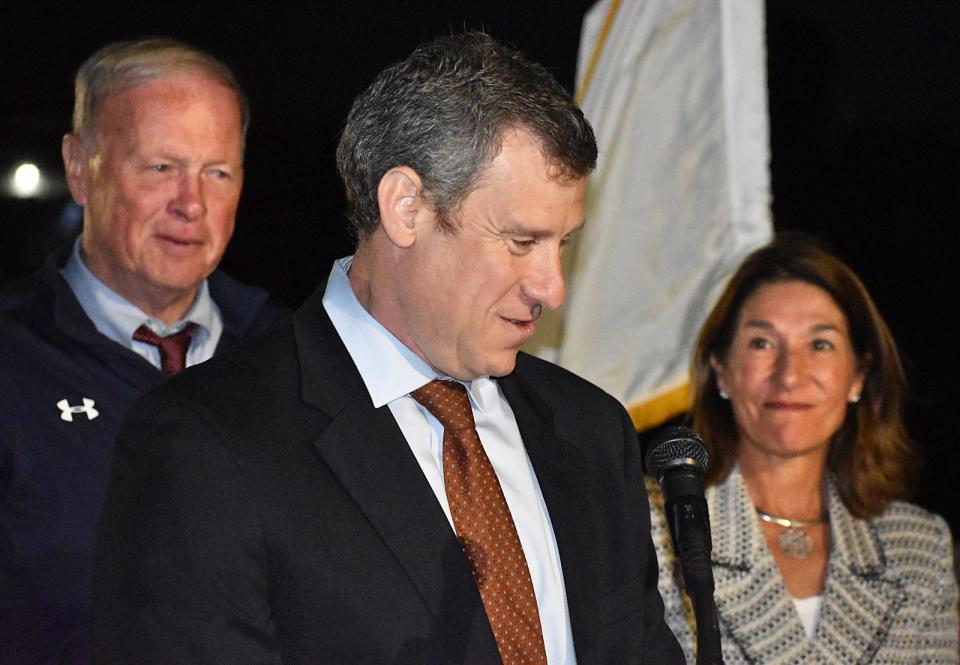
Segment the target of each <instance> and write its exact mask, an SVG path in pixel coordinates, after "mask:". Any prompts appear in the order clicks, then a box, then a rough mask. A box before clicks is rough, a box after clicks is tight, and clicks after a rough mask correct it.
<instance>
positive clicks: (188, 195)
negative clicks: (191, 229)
mask: <svg viewBox="0 0 960 665" xmlns="http://www.w3.org/2000/svg"><path fill="white" fill-rule="evenodd" d="M177 187H178V189H177V197H176V199H175V200H174V201H173V210H174V212H175V213H176V214H177V215H179V216H180V217H183V218H184V219H185V220H187V221H194V220H196V219H199V218H200V217H203V215H205V214H206V212H207V205H206V200H205V198H204V192H203V179H202V178H201V175H200V174H199V173H185V174H184V175H183V176H182V177H181V178H180V181H179V183H178V185H177Z"/></svg>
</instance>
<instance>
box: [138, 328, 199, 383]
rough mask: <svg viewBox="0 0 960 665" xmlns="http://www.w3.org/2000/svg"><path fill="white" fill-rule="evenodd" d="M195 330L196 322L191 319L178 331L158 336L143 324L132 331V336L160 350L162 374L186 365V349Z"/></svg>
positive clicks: (172, 372)
mask: <svg viewBox="0 0 960 665" xmlns="http://www.w3.org/2000/svg"><path fill="white" fill-rule="evenodd" d="M196 330H197V324H196V323H193V322H192V321H191V322H190V323H188V324H187V325H186V326H184V328H183V330H181V331H180V332H177V333H174V334H172V335H167V336H166V337H160V335H158V334H157V333H155V332H153V331H152V330H150V329H149V328H148V327H147V326H145V325H144V326H140V327H139V328H137V329H136V330H135V331H134V332H133V338H134V339H135V340H137V341H138V342H144V343H146V344H153V345H154V346H155V347H157V349H158V350H159V351H160V369H161V370H162V371H163V373H164V374H176V373H177V372H179V371H180V370H182V369H183V368H184V367H186V366H187V349H188V348H189V347H190V338H191V337H193V333H194V332H196Z"/></svg>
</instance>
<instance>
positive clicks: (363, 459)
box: [294, 286, 497, 658]
mask: <svg viewBox="0 0 960 665" xmlns="http://www.w3.org/2000/svg"><path fill="white" fill-rule="evenodd" d="M323 291H324V287H323V286H321V287H320V289H318V291H317V292H316V293H314V295H313V296H311V298H310V299H309V300H308V301H307V302H306V303H305V304H304V305H303V307H301V309H300V310H298V312H297V313H296V315H295V319H294V330H295V335H296V339H297V348H298V354H299V356H300V362H301V376H302V397H303V400H304V402H306V403H307V404H309V405H310V406H312V407H314V408H316V409H318V410H319V411H321V412H322V413H324V414H325V415H326V416H327V418H329V422H328V423H327V424H326V426H325V427H324V428H323V429H322V431H321V432H319V434H318V435H317V437H316V438H315V440H314V446H315V448H316V449H317V451H318V452H319V454H320V456H321V457H322V458H323V459H324V461H325V462H326V464H327V465H328V467H329V469H330V470H331V472H332V473H333V474H334V475H336V477H337V479H338V480H339V481H340V483H341V484H342V485H343V487H344V488H345V490H346V492H348V493H349V495H350V496H351V498H352V499H353V500H354V501H355V502H356V504H357V505H358V506H359V508H360V510H361V511H362V512H363V513H364V515H365V516H366V518H367V519H368V520H369V522H370V524H371V526H372V528H373V529H374V530H375V531H376V532H377V533H378V535H379V536H380V537H381V538H382V539H383V542H384V543H385V544H386V546H387V547H388V548H389V549H390V551H391V552H392V553H393V555H394V556H395V557H396V558H397V560H398V561H399V562H400V565H401V566H402V567H403V569H404V571H405V572H406V574H407V576H408V577H409V579H410V581H411V582H412V583H413V585H414V587H415V588H416V589H417V591H418V593H419V594H420V596H421V598H422V599H423V602H424V603H425V605H426V607H427V609H428V610H429V612H430V613H431V614H432V615H433V616H434V617H437V618H438V621H437V622H436V625H437V627H438V635H436V636H435V638H436V643H437V644H442V645H445V646H444V651H445V652H446V653H449V654H450V657H453V658H456V657H457V654H459V653H460V652H462V651H463V650H464V649H470V650H473V651H476V650H478V649H479V650H480V651H481V652H483V651H484V650H487V651H489V648H490V647H491V646H492V649H493V652H492V653H493V654H496V653H497V652H496V644H495V642H494V641H493V634H492V632H491V631H490V628H489V624H488V622H487V619H486V615H485V614H484V613H483V606H482V603H481V600H480V594H479V592H478V591H477V588H476V585H475V584H474V581H473V577H472V574H471V572H470V569H469V566H468V565H467V562H466V558H465V557H464V556H463V552H462V548H461V547H460V544H459V542H458V541H457V539H456V535H455V534H454V532H453V529H452V528H451V527H450V524H449V522H447V519H446V516H445V515H444V513H443V509H442V508H441V507H440V505H439V503H438V502H437V499H436V497H435V496H434V494H433V491H432V490H431V489H430V486H429V484H428V483H427V481H426V479H425V478H424V477H423V472H422V471H421V469H420V467H419V465H418V464H417V462H416V460H415V459H414V456H413V454H412V453H411V451H410V447H409V445H408V444H407V442H406V439H405V438H404V437H403V433H402V432H401V430H400V428H399V426H398V425H397V423H396V420H395V419H394V417H393V414H392V413H391V412H390V409H389V408H388V407H386V406H384V407H381V408H379V409H375V408H374V407H373V404H372V402H371V400H370V396H369V394H368V393H367V391H366V388H365V386H364V385H363V381H362V379H361V378H360V375H359V373H358V372H357V370H356V367H355V366H354V364H353V361H352V360H351V359H350V356H349V354H348V353H347V350H346V348H345V347H344V346H343V343H342V342H341V341H340V338H339V336H338V335H337V333H336V330H335V329H334V327H333V324H332V323H331V322H330V320H329V318H328V317H327V315H326V312H325V310H324V309H323V304H322V297H323ZM451 627H452V629H451ZM441 628H443V630H440V629H441ZM461 655H462V654H461Z"/></svg>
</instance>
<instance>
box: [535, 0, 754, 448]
mask: <svg viewBox="0 0 960 665" xmlns="http://www.w3.org/2000/svg"><path fill="white" fill-rule="evenodd" d="M763 23H764V20H763V2H762V0H686V1H681V0H622V1H621V0H601V2H598V3H597V4H596V5H595V6H594V7H593V8H592V9H591V10H590V11H589V12H588V13H587V15H586V17H585V19H584V25H583V35H582V38H581V46H580V57H579V65H578V72H579V73H578V78H579V88H580V89H579V93H578V97H582V99H581V105H582V107H583V110H584V113H585V114H586V116H587V118H588V119H589V120H590V122H591V123H592V125H593V127H594V130H595V131H596V135H597V141H598V144H599V148H600V155H599V158H598V163H597V170H596V171H595V172H594V173H593V174H592V175H591V177H590V184H589V187H588V190H587V214H586V219H587V223H586V226H585V227H584V229H583V231H582V232H581V234H580V235H579V237H578V238H577V241H576V242H575V243H574V245H573V246H572V247H571V252H570V255H569V256H568V272H567V275H568V280H569V281H568V289H569V292H568V293H569V296H568V301H567V305H566V307H565V308H564V310H562V312H561V314H560V315H559V318H556V317H555V318H554V319H552V320H547V321H545V322H544V323H545V325H544V326H542V330H541V331H540V332H538V336H537V337H535V338H534V340H533V342H532V344H531V346H530V347H529V348H530V350H531V351H532V352H534V353H536V354H537V355H541V356H543V357H546V358H549V359H551V360H554V361H556V362H558V363H559V364H560V365H563V366H564V367H566V368H568V369H570V370H572V371H573V372H575V373H577V374H579V375H581V376H583V377H585V378H587V379H589V380H590V381H592V382H594V383H596V384H598V385H599V386H601V387H602V388H604V389H605V390H607V391H608V392H610V393H611V394H613V395H614V396H615V397H617V398H618V399H620V400H621V401H622V402H623V403H624V405H625V406H626V407H627V408H628V410H629V411H630V414H631V416H632V417H633V419H634V423H635V424H636V425H637V427H638V429H645V428H647V427H650V426H653V425H656V424H658V423H660V422H662V421H663V420H665V419H667V418H669V417H671V416H674V415H677V414H678V413H680V412H682V411H684V410H685V409H686V408H687V406H688V390H687V370H688V362H689V356H690V353H691V352H692V348H693V344H694V342H695V339H696V335H697V332H698V330H699V327H700V325H701V323H702V322H703V320H704V318H705V317H706V314H707V312H708V311H709V309H710V307H711V306H712V304H713V302H714V299H715V298H716V296H717V295H719V290H720V287H721V286H722V285H723V283H724V281H725V278H726V277H727V276H728V275H729V274H730V272H731V271H732V270H733V269H735V268H736V267H737V265H738V264H739V263H740V261H741V260H742V259H743V257H744V256H745V255H746V254H747V253H748V252H749V251H750V250H752V249H754V248H755V247H757V246H759V245H762V244H764V243H765V242H766V241H768V240H769V238H770V236H771V233H772V230H771V226H772V225H771V221H770V210H769V201H770V179H769V171H768V162H769V138H768V123H767V96H766V76H765V48H764V25H763Z"/></svg>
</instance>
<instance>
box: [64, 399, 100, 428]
mask: <svg viewBox="0 0 960 665" xmlns="http://www.w3.org/2000/svg"><path fill="white" fill-rule="evenodd" d="M94 404H96V402H94V401H93V400H92V399H90V398H89V397H84V398H83V406H70V402H68V401H67V400H66V398H64V399H62V400H60V401H59V402H57V407H58V408H59V409H60V420H66V421H67V422H68V423H72V422H73V414H75V413H85V414H87V420H93V419H94V418H96V417H97V416H99V415H100V412H99V411H97V410H96V409H95V408H93V405H94Z"/></svg>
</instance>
